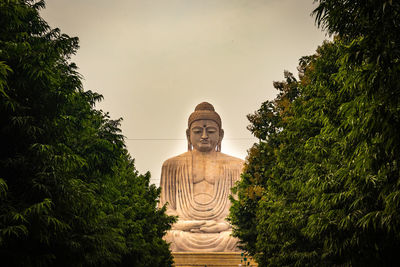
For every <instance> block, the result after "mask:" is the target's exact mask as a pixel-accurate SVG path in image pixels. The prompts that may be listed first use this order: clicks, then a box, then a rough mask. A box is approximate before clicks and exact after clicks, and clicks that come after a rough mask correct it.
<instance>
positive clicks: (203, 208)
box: [160, 151, 243, 252]
mask: <svg viewBox="0 0 400 267" xmlns="http://www.w3.org/2000/svg"><path fill="white" fill-rule="evenodd" d="M194 164H196V162H193V152H191V151H189V152H186V153H183V154H181V155H178V156H176V157H173V158H171V159H168V160H166V161H165V162H164V164H163V167H162V172H161V183H160V185H161V200H160V204H161V205H164V204H165V203H167V202H168V210H167V213H170V214H174V215H178V216H179V220H180V221H181V220H182V221H208V220H213V221H216V222H224V221H225V218H226V216H227V215H228V213H229V207H230V200H229V195H230V194H231V188H232V187H233V186H234V184H235V182H236V181H237V180H238V179H239V178H240V173H241V171H242V167H243V160H241V159H238V158H235V157H231V156H229V155H226V154H223V153H220V152H216V153H215V154H214V156H213V157H210V158H208V159H207V160H206V161H205V162H203V163H202V164H205V165H207V166H209V167H210V166H212V168H213V169H214V170H213V172H214V177H215V180H214V184H213V192H207V193H208V194H209V195H211V196H212V198H211V200H210V201H206V202H204V203H201V202H199V201H196V200H195V198H194V194H195V193H201V192H194V181H193V180H194V179H193V176H194V174H193V165H194ZM165 239H166V241H167V242H169V243H171V249H172V251H192V252H202V251H209V252H212V251H238V248H237V239H236V238H234V237H232V236H231V228H229V229H228V230H226V231H222V232H219V233H203V232H200V233H198V232H196V233H192V232H190V231H182V230H174V229H173V230H170V231H169V232H168V233H167V235H166V237H165Z"/></svg>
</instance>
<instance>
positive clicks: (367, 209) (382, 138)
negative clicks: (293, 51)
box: [230, 0, 400, 266]
mask: <svg viewBox="0 0 400 267" xmlns="http://www.w3.org/2000/svg"><path fill="white" fill-rule="evenodd" d="M318 2H319V6H318V7H317V8H316V10H315V11H314V14H315V16H316V20H317V23H318V24H319V25H320V26H322V27H324V28H325V29H327V30H328V32H329V33H331V34H335V35H336V37H335V38H334V41H333V42H330V43H328V42H327V43H324V44H323V45H322V46H321V47H320V48H318V50H317V53H316V54H315V55H313V56H311V57H304V58H302V59H301V60H300V80H299V81H298V82H297V83H292V84H293V87H291V86H289V85H290V84H291V82H290V81H286V83H284V84H285V86H286V88H291V89H290V90H291V91H292V92H293V95H294V96H295V97H294V98H290V97H287V99H286V100H285V101H282V96H283V95H282V89H281V88H282V87H278V89H279V90H280V91H281V93H280V94H279V95H278V97H277V98H276V100H275V101H272V102H266V103H264V104H263V105H262V107H261V108H260V110H259V111H257V112H256V113H255V114H254V115H250V116H249V119H250V122H251V123H252V124H251V126H250V130H251V131H252V132H253V134H255V135H256V136H257V137H259V138H260V144H257V145H255V146H254V147H253V148H252V150H250V154H249V158H248V161H247V165H246V168H245V172H244V174H243V176H242V180H241V181H240V183H239V184H238V185H237V186H236V190H237V191H238V196H239V197H238V200H237V201H234V202H233V206H232V209H231V215H230V217H231V220H232V223H233V224H234V229H235V234H236V235H237V236H238V237H239V238H241V240H242V242H243V244H244V248H245V249H247V250H248V251H249V252H250V254H251V255H253V256H254V257H255V258H256V259H257V260H258V262H259V263H260V265H262V266H264V265H272V266H282V265H297V266H304V265H313V266H332V265H349V266H389V265H391V264H393V263H395V262H399V260H400V259H399V256H398V253H397V251H398V250H399V249H400V238H399V226H400V224H399V222H400V220H399V218H400V217H399V216H400V214H399V211H400V205H399V204H400V198H399V196H400V190H399V189H400V188H399V185H400V182H399V167H398V159H399V152H400V150H399V148H400V147H399V145H400V140H399V135H398V129H399V128H400V127H399V126H400V125H399V120H400V118H399V117H400V116H399V115H400V114H399V112H400V109H399V103H400V101H399V100H400V99H399V97H400V90H399V84H400V75H399V74H400V73H399V71H400V57H399V55H400V54H399V52H400V47H399V41H400V40H399V39H400V37H399V35H398V32H399V27H400V26H399V25H400V21H399V15H398V14H399V13H400V3H398V2H395V1H393V2H392V1H361V0H360V1H357V0H356V1H346V0H342V1H340V0H339V1H337V0H335V1H328V0H327V1H325V0H321V1H318ZM283 103H288V104H287V105H283V106H285V107H287V110H288V112H282V111H280V112H278V111H279V110H281V109H282V108H281V107H282V104H283ZM255 189H257V190H255ZM254 192H256V194H254ZM254 196H255V197H254ZM246 215H251V216H250V217H240V216H246ZM249 231H253V232H252V235H251V236H246V233H248V232H249Z"/></svg>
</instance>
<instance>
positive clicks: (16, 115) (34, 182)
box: [0, 0, 174, 266]
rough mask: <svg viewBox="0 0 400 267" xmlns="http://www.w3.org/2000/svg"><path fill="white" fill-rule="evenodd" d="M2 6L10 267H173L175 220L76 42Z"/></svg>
mask: <svg viewBox="0 0 400 267" xmlns="http://www.w3.org/2000/svg"><path fill="white" fill-rule="evenodd" d="M44 5H45V4H44V1H35V0H1V1H0V136H1V138H0V147H1V149H0V170H1V172H0V199H1V201H0V258H1V265H5V266H125V265H126V266H128V265H130V266H169V265H171V263H172V257H171V254H170V252H169V248H168V245H167V244H166V243H165V242H164V241H163V240H162V236H163V235H164V234H165V232H166V230H168V229H169V227H170V224H171V223H172V222H173V220H174V218H173V217H169V216H167V215H166V214H165V208H162V209H157V204H158V196H159V193H160V191H159V189H157V188H156V187H155V186H154V185H149V179H150V174H146V175H140V174H139V173H138V172H137V171H136V170H135V167H134V162H133V160H132V159H131V158H130V156H129V154H128V153H127V151H126V149H125V145H124V140H123V136H122V135H121V131H120V129H119V125H120V120H111V119H110V118H109V116H108V114H107V113H104V112H102V111H98V110H96V109H95V108H94V106H95V103H96V102H97V101H99V100H101V98H102V96H100V95H98V94H96V93H93V92H91V91H84V90H83V89H82V84H81V77H80V75H79V74H78V73H77V71H76V69H77V67H76V66H75V64H73V63H70V62H69V59H70V56H71V55H72V54H74V53H75V52H76V50H77V49H78V39H77V38H70V37H69V36H67V35H65V34H61V32H60V30H59V29H51V28H50V27H49V26H48V24H47V23H46V22H45V21H44V20H43V19H42V18H41V17H40V16H39V13H38V12H39V10H40V9H41V8H44Z"/></svg>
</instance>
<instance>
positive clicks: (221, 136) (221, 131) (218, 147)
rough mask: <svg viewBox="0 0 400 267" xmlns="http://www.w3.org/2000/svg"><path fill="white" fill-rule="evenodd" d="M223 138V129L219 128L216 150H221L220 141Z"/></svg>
mask: <svg viewBox="0 0 400 267" xmlns="http://www.w3.org/2000/svg"><path fill="white" fill-rule="evenodd" d="M223 138H224V130H223V129H221V130H219V140H218V144H217V152H221V147H222V145H221V143H222V139H223Z"/></svg>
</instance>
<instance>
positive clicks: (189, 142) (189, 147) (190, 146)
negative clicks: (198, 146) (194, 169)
mask: <svg viewBox="0 0 400 267" xmlns="http://www.w3.org/2000/svg"><path fill="white" fill-rule="evenodd" d="M186 139H187V141H188V151H192V142H191V141H190V129H186Z"/></svg>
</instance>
